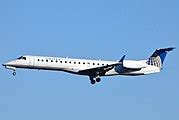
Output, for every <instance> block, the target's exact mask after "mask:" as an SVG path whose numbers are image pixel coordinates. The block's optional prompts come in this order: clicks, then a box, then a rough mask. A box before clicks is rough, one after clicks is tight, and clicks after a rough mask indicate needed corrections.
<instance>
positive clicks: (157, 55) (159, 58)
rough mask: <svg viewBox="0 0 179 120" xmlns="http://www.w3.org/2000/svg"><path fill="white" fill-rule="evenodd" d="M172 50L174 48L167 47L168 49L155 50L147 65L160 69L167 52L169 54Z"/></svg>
mask: <svg viewBox="0 0 179 120" xmlns="http://www.w3.org/2000/svg"><path fill="white" fill-rule="evenodd" d="M173 49H175V48H174V47H169V48H162V49H156V50H155V52H154V53H153V54H152V55H151V56H150V58H149V59H148V61H147V64H148V65H152V66H157V67H159V68H162V65H163V62H164V60H165V57H166V55H167V52H170V51H172V50H173Z"/></svg>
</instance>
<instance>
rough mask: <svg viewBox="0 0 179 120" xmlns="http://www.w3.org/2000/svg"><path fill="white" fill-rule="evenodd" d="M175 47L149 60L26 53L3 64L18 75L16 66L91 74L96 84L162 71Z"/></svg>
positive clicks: (152, 56)
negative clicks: (112, 77) (83, 57)
mask: <svg viewBox="0 0 179 120" xmlns="http://www.w3.org/2000/svg"><path fill="white" fill-rule="evenodd" d="M173 49H174V47H169V48H163V49H157V50H155V52H154V53H153V54H152V55H151V56H150V57H149V59H148V60H125V55H124V56H123V57H122V58H121V59H120V60H119V61H103V60H88V59H74V58H59V57H45V56H31V55H24V56H21V57H18V58H17V59H16V60H13V61H10V62H7V63H5V64H3V66H5V68H7V69H11V70H13V71H14V72H13V75H16V68H25V69H38V70H54V71H64V72H69V73H73V74H78V75H85V76H89V79H90V82H91V84H95V83H96V82H100V81H101V77H102V76H113V75H128V76H138V75H146V74H151V73H157V72H160V70H161V69H162V67H163V63H164V60H165V57H166V55H167V53H168V52H169V51H172V50H173Z"/></svg>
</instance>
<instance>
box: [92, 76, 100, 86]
mask: <svg viewBox="0 0 179 120" xmlns="http://www.w3.org/2000/svg"><path fill="white" fill-rule="evenodd" d="M90 81H91V84H92V85H94V84H95V83H96V82H101V78H100V77H97V78H93V77H90Z"/></svg>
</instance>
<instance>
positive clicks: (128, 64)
mask: <svg viewBox="0 0 179 120" xmlns="http://www.w3.org/2000/svg"><path fill="white" fill-rule="evenodd" d="M123 66H124V67H125V68H131V69H142V68H145V67H147V64H146V63H144V62H142V61H132V60H125V61H124V62H123Z"/></svg>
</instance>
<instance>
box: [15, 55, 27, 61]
mask: <svg viewBox="0 0 179 120" xmlns="http://www.w3.org/2000/svg"><path fill="white" fill-rule="evenodd" d="M17 59H18V60H26V57H23V56H20V57H18V58H17Z"/></svg>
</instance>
